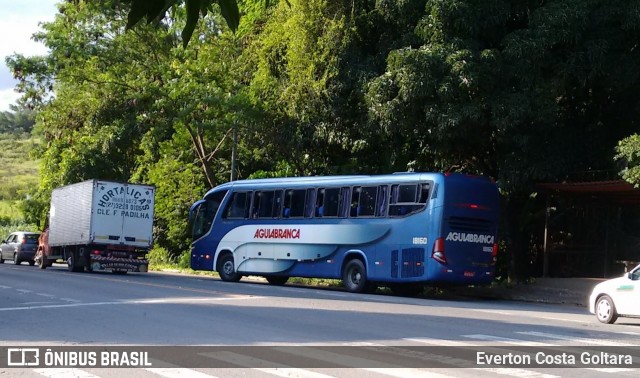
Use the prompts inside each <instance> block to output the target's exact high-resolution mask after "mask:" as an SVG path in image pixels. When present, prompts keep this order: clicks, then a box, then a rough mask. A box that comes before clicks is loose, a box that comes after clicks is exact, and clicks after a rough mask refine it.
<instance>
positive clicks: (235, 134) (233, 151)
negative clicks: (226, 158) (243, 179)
mask: <svg viewBox="0 0 640 378" xmlns="http://www.w3.org/2000/svg"><path fill="white" fill-rule="evenodd" d="M237 159H238V125H237V124H236V123H234V124H233V147H232V149H231V181H235V180H236V178H237V177H236V161H237Z"/></svg>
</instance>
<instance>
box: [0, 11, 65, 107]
mask: <svg viewBox="0 0 640 378" xmlns="http://www.w3.org/2000/svg"><path fill="white" fill-rule="evenodd" d="M58 1H59V0H0V35H1V36H3V37H2V40H0V112H3V111H8V110H10V109H9V105H10V104H14V103H15V101H16V100H17V99H18V98H19V97H20V94H19V93H16V92H15V91H14V87H15V85H16V81H15V80H14V79H13V75H12V74H11V71H9V68H8V67H7V65H6V64H5V58H6V57H7V56H10V55H13V54H16V53H18V54H23V55H25V56H34V55H45V54H46V53H47V49H46V47H45V46H44V45H43V44H42V43H37V42H34V41H33V40H32V39H31V35H32V34H33V33H35V32H37V31H38V30H40V29H39V26H38V24H39V23H40V22H48V21H53V19H54V17H55V15H56V12H57V8H56V7H55V4H56V3H58Z"/></svg>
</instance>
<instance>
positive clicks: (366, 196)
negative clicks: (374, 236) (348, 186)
mask: <svg viewBox="0 0 640 378" xmlns="http://www.w3.org/2000/svg"><path fill="white" fill-rule="evenodd" d="M377 194H378V187H376V186H367V187H364V188H362V192H361V193H360V201H359V203H358V209H357V211H358V216H359V217H372V216H374V215H375V211H376V196H377Z"/></svg>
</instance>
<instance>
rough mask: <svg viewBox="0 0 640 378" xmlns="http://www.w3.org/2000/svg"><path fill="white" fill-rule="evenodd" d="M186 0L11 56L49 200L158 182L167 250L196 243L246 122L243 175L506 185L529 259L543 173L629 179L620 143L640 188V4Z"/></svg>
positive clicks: (51, 31)
mask: <svg viewBox="0 0 640 378" xmlns="http://www.w3.org/2000/svg"><path fill="white" fill-rule="evenodd" d="M151 3H153V4H151ZM181 4H183V3H182V2H178V1H177V0H175V1H174V0H167V1H164V2H147V1H143V0H129V1H124V2H123V1H118V0H101V1H92V2H85V1H67V2H64V3H62V4H61V5H60V12H59V14H58V15H57V17H56V20H55V21H54V22H52V23H49V24H45V25H44V27H43V31H42V32H40V33H38V34H37V35H36V38H37V39H38V40H40V41H42V42H44V43H45V44H46V45H47V47H49V49H50V53H49V54H48V55H46V56H44V57H24V56H19V55H16V56H13V57H11V58H9V60H8V63H9V65H10V67H11V68H12V70H13V72H14V75H15V76H16V77H17V78H18V79H19V80H20V82H19V85H18V87H17V89H18V90H20V91H21V92H22V93H23V94H24V97H23V99H22V103H23V104H24V105H25V106H27V105H28V106H30V107H31V108H34V109H37V110H38V116H37V123H36V129H37V130H41V132H42V133H43V135H44V136H45V138H46V148H45V150H44V152H43V169H42V172H43V173H42V179H41V185H40V191H39V192H38V194H37V195H34V196H33V197H32V198H34V199H37V200H41V201H45V200H46V197H47V194H46V193H47V191H50V190H51V188H53V187H55V186H58V185H62V184H66V183H69V182H73V181H77V180H81V179H85V178H94V177H100V178H112V179H118V180H136V181H145V182H149V183H152V184H155V185H156V187H157V188H158V206H157V208H156V209H157V218H158V219H157V222H156V224H157V239H158V240H159V241H160V244H161V246H162V247H165V248H167V249H170V250H185V249H186V248H187V246H188V238H187V231H186V224H185V217H186V211H187V209H188V205H189V204H190V203H191V202H193V201H194V200H195V199H196V198H199V197H200V196H201V195H202V194H203V192H204V191H205V190H206V188H208V187H212V186H214V185H216V184H218V183H220V182H223V181H226V180H227V179H228V177H229V174H230V165H231V164H230V156H231V148H232V138H231V135H232V132H233V130H234V129H235V130H236V131H237V132H238V135H239V145H238V149H239V165H238V168H237V169H238V173H239V176H240V177H249V176H252V177H258V176H260V177H269V176H272V175H282V174H286V175H308V174H323V173H378V172H392V171H403V170H407V169H413V170H438V171H462V172H469V173H481V174H486V175H490V176H492V177H494V178H495V179H496V180H497V182H498V184H499V186H500V188H501V190H502V193H503V194H504V199H505V201H504V202H505V205H506V206H505V214H504V215H505V219H506V220H507V222H506V225H507V227H506V229H505V238H506V239H507V240H508V243H506V245H507V248H508V249H509V253H510V254H511V255H512V256H524V255H526V254H527V253H528V251H529V249H530V248H529V246H528V245H526V243H529V241H530V240H531V234H532V233H533V231H532V230H531V229H530V227H531V225H533V224H535V222H534V221H532V220H531V219H525V217H523V215H522V209H523V208H525V206H529V205H532V204H531V203H529V202H528V201H529V198H530V197H531V193H532V192H535V190H536V188H535V183H536V182H540V181H552V180H567V179H571V177H572V176H573V175H574V174H575V173H576V172H579V171H587V170H610V169H617V167H616V165H615V164H616V163H615V161H614V156H615V154H616V150H615V149H616V146H618V150H617V152H618V158H619V159H622V160H624V161H625V162H627V164H628V169H627V170H626V171H625V172H626V173H625V174H626V176H625V177H626V178H627V179H629V180H631V181H635V180H638V179H637V177H636V176H634V175H635V174H634V173H633V171H634V167H637V165H638V162H637V161H636V160H637V159H636V158H635V156H636V155H637V151H638V150H639V148H640V147H638V144H637V143H636V142H635V140H634V139H633V138H630V139H624V141H623V142H621V143H620V145H618V141H619V140H622V139H623V138H625V137H628V136H630V135H632V134H634V133H635V132H637V120H638V119H640V118H639V111H640V107H639V106H638V104H639V103H640V98H639V94H638V92H637V90H636V89H635V88H637V87H638V84H639V83H638V81H639V78H640V76H639V75H640V69H639V68H640V67H639V65H640V63H638V62H640V56H638V54H640V52H639V50H638V49H637V48H636V44H637V41H638V40H639V39H640V38H639V37H640V35H639V34H640V17H638V15H639V14H640V1H638V0H632V1H625V2H607V1H603V0H551V1H541V0H406V1H380V0H356V1H345V0H338V1H329V0H289V1H279V2H268V1H263V0H253V1H252V0H242V1H238V2H235V1H231V0H229V1H223V0H220V1H215V0H207V1H199V0H198V1H196V0H187V1H186V2H184V6H182V5H181ZM236 5H239V8H237V7H236ZM265 5H267V6H266V7H265ZM237 9H239V11H240V12H241V13H237ZM234 12H236V13H237V14H236V13H234ZM239 15H242V17H241V18H239V21H237V20H238V17H237V16H239ZM141 20H147V21H149V22H150V24H145V23H142V22H140V21H141ZM222 20H226V22H223V21H222ZM234 20H236V21H234ZM134 25H135V27H134ZM126 29H128V30H129V31H127V32H125V30H126ZM192 36H197V37H192ZM189 41H190V42H189ZM187 42H188V43H189V45H188V46H187V45H186V43H187ZM43 203H45V202H43ZM34 209H35V207H34ZM34 211H35V210H34ZM531 213H533V214H538V213H539V212H536V211H532V212H531Z"/></svg>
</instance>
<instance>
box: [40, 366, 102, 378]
mask: <svg viewBox="0 0 640 378" xmlns="http://www.w3.org/2000/svg"><path fill="white" fill-rule="evenodd" d="M33 371H34V372H36V373H38V374H40V375H44V376H45V377H51V378H66V377H77V378H100V377H99V376H97V375H93V374H91V373H89V372H87V371H84V370H80V369H75V368H47V369H34V370H33Z"/></svg>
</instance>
